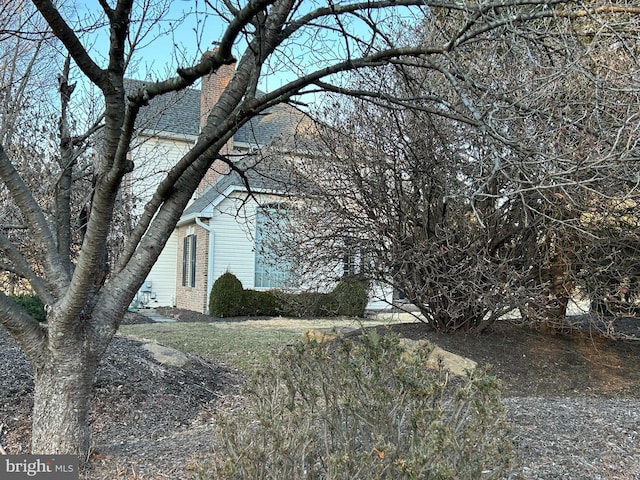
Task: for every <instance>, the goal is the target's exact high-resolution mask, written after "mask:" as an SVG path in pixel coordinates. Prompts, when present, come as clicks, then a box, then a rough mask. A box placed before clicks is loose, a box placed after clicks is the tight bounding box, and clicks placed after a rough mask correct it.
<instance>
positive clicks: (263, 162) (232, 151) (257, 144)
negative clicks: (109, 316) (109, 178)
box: [127, 66, 376, 312]
mask: <svg viewBox="0 0 640 480" xmlns="http://www.w3.org/2000/svg"><path fill="white" fill-rule="evenodd" d="M232 75H233V66H225V67H223V68H221V69H219V70H218V71H217V72H216V73H215V74H214V75H211V76H209V77H206V78H203V79H202V86H201V90H196V89H187V90H185V91H182V92H178V93H176V94H175V95H174V96H170V97H162V98H155V99H153V100H152V101H151V102H150V105H149V107H148V108H146V109H144V110H143V111H142V112H141V113H142V114H143V116H142V117H141V118H140V119H139V124H138V126H139V134H138V137H137V142H136V144H135V147H134V148H133V149H132V152H131V156H132V159H133V160H134V163H135V164H136V171H135V172H134V173H133V175H132V180H131V182H132V188H131V190H132V191H133V192H135V195H134V197H135V198H136V199H137V202H136V203H135V206H134V208H133V211H134V213H135V212H136V211H138V212H139V211H140V209H141V208H142V206H143V205H144V202H145V200H146V198H148V196H150V195H151V193H152V187H155V185H157V184H158V183H159V181H160V180H161V178H162V177H163V176H164V175H165V174H166V171H167V170H168V169H169V168H170V166H171V165H173V164H174V163H175V162H176V161H177V160H178V159H179V158H180V157H181V156H182V155H183V154H184V153H186V151H188V149H189V148H191V146H192V145H193V144H194V142H195V141H196V138H197V135H198V132H199V130H200V128H201V126H202V125H203V124H204V122H205V121H206V117H207V114H208V112H209V111H210V110H211V106H212V105H213V104H215V102H216V101H217V99H218V98H219V95H220V94H221V93H222V91H223V90H224V88H225V87H226V86H227V84H228V82H229V81H230V79H231V77H232ZM141 83H142V82H139V81H134V80H129V81H128V83H127V88H131V89H133V88H136V87H139V86H141V85H140V84H141ZM311 126H312V121H311V119H310V118H309V117H308V116H307V115H306V114H305V113H304V112H302V111H301V110H299V109H297V108H295V107H293V106H291V105H286V104H284V105H278V106H275V107H272V108H271V109H270V110H269V111H268V112H267V113H266V114H264V115H261V116H258V117H256V118H254V119H253V120H252V121H251V122H249V123H247V124H246V125H244V126H243V127H242V128H240V129H239V130H238V132H236V134H235V135H234V136H233V138H232V139H231V140H230V141H229V142H228V143H227V145H225V147H224V150H223V152H221V153H223V154H226V155H227V156H229V157H230V158H234V159H235V160H234V162H235V164H236V165H238V167H239V168H238V171H235V170H234V171H229V168H228V167H227V166H226V164H223V163H222V162H216V163H214V165H213V166H212V168H211V169H210V171H209V173H208V174H207V176H206V177H205V178H204V179H203V181H202V183H201V185H200V187H199V188H198V191H197V192H196V194H195V195H194V198H193V199H192V201H191V203H190V204H189V205H188V206H187V209H186V210H185V212H184V213H183V215H182V217H181V219H180V221H179V222H178V225H177V227H176V229H175V231H174V232H173V234H172V235H171V237H170V239H169V241H168V242H167V245H166V246H165V248H164V250H163V251H162V253H161V254H160V257H159V258H158V261H157V262H156V264H155V265H154V266H153V268H152V270H151V271H150V273H149V276H148V278H147V281H146V282H145V284H144V285H143V287H142V288H141V290H140V292H139V295H138V297H137V299H138V301H139V303H141V304H144V305H147V306H151V307H154V306H176V307H178V308H184V309H188V310H194V311H200V312H206V311H207V308H208V297H209V292H210V290H211V287H212V285H213V282H214V281H215V280H216V279H217V278H218V277H219V276H220V275H222V274H223V273H225V272H226V271H230V272H232V273H234V274H235V275H236V276H237V277H238V278H239V279H240V280H241V282H242V284H243V286H244V287H245V288H256V289H269V288H280V287H283V286H285V284H286V282H287V275H286V273H285V272H284V271H280V270H279V269H278V268H276V267H274V266H273V264H272V262H269V261H267V258H266V257H267V256H268V254H269V252H268V245H267V242H265V241H264V240H265V235H268V234H269V232H268V230H267V229H266V224H267V221H266V218H267V217H268V216H269V215H268V213H269V212H268V210H269V209H273V208H275V207H276V206H277V205H278V203H279V202H280V201H281V200H282V199H283V198H284V197H285V196H287V195H290V189H289V187H290V185H291V178H288V177H287V173H286V172H287V171H286V169H283V168H281V166H282V163H281V162H280V161H279V158H278V155H279V154H278V150H277V149H276V150H273V149H271V150H270V152H271V153H272V154H271V156H270V157H268V158H265V157H264V155H262V154H261V153H262V152H263V150H264V149H265V147H266V146H267V145H273V144H274V143H276V142H277V143H279V144H281V145H282V144H286V143H287V141H289V140H291V139H293V138H294V137H295V136H296V135H297V133H300V132H301V131H303V130H308V129H309V128H310V127H311ZM293 151H295V150H293ZM274 152H275V154H274ZM291 152H292V149H291V148H288V149H287V153H282V155H292V153H291ZM295 154H296V155H300V156H304V153H303V152H297V153H295ZM138 166H140V167H138ZM239 172H243V173H242V174H240V173H239ZM371 306H376V305H374V304H372V305H371Z"/></svg>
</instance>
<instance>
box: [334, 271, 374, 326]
mask: <svg viewBox="0 0 640 480" xmlns="http://www.w3.org/2000/svg"><path fill="white" fill-rule="evenodd" d="M368 290H369V286H368V284H367V282H365V281H364V280H363V279H361V278H359V277H356V276H351V277H345V278H343V279H342V280H340V282H338V284H337V285H336V287H335V288H334V289H333V291H332V292H331V293H330V294H329V296H328V299H327V301H326V302H325V304H324V305H323V308H324V309H325V310H326V311H327V313H326V314H327V315H343V316H345V317H363V316H364V310H365V308H366V307H367V302H368Z"/></svg>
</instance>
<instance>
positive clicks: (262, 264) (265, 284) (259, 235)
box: [254, 205, 291, 288]
mask: <svg viewBox="0 0 640 480" xmlns="http://www.w3.org/2000/svg"><path fill="white" fill-rule="evenodd" d="M286 219H287V218H286V210H285V209H284V208H281V207H279V206H277V205H269V206H266V207H261V208H258V210H257V211H256V245H255V251H256V255H255V278H254V286H255V287H256V288H280V287H284V286H287V285H290V284H291V264H290V263H289V262H288V261H286V260H283V259H282V258H281V257H280V256H278V255H277V254H276V252H275V251H274V247H275V245H277V244H278V237H279V236H280V235H281V232H282V231H283V229H284V228H285V226H286Z"/></svg>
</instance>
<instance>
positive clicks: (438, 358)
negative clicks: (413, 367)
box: [400, 338, 478, 375]
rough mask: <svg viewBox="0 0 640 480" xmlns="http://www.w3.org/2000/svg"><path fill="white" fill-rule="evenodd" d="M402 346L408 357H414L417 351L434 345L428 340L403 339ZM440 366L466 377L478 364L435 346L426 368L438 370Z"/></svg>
mask: <svg viewBox="0 0 640 480" xmlns="http://www.w3.org/2000/svg"><path fill="white" fill-rule="evenodd" d="M400 344H401V345H402V346H403V348H404V349H405V352H406V354H407V355H412V354H414V352H415V351H416V350H419V349H423V348H429V347H430V346H431V345H432V344H431V343H430V342H428V341H426V340H410V339H407V338H403V339H401V340H400ZM440 364H442V368H444V369H445V370H447V371H448V372H451V373H453V374H454V375H465V374H466V372H467V370H474V369H475V368H476V366H477V365H478V364H477V362H475V361H473V360H471V359H469V358H466V357H462V356H460V355H456V354H455V353H451V352H448V351H446V350H444V349H443V348H441V347H439V346H437V345H434V346H433V350H432V351H431V353H430V354H429V356H428V357H427V361H426V364H425V366H426V367H427V368H432V369H437V368H438V367H439V366H440Z"/></svg>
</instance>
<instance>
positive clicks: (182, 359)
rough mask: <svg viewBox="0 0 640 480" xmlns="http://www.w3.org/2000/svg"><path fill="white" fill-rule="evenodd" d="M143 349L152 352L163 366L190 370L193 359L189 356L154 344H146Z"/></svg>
mask: <svg viewBox="0 0 640 480" xmlns="http://www.w3.org/2000/svg"><path fill="white" fill-rule="evenodd" d="M142 348H144V349H145V350H147V351H148V352H150V353H151V354H152V355H153V358H155V359H156V361H157V362H158V363H161V364H163V365H167V366H170V367H178V368H189V366H190V365H191V359H190V358H189V356H188V355H187V354H186V353H184V352H181V351H180V350H176V349H175V348H171V347H166V346H164V345H160V344H158V343H153V342H152V343H145V344H144V345H143V346H142Z"/></svg>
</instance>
